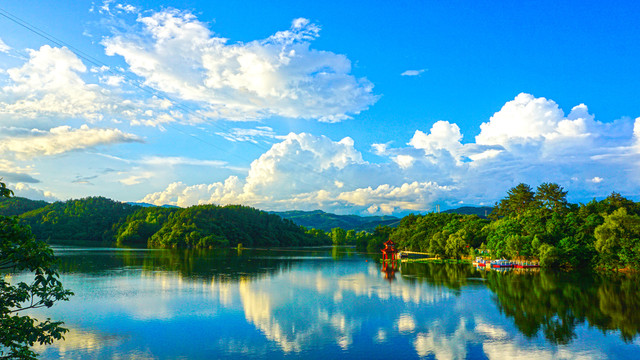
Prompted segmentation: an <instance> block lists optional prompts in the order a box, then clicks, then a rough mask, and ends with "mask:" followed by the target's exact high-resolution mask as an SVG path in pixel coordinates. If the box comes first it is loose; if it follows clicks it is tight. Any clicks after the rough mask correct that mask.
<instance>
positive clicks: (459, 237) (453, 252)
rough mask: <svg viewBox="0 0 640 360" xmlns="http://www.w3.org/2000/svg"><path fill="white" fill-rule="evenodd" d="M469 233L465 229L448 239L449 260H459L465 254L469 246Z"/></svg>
mask: <svg viewBox="0 0 640 360" xmlns="http://www.w3.org/2000/svg"><path fill="white" fill-rule="evenodd" d="M467 237H468V236H467V232H466V230H464V229H461V230H459V231H457V232H455V233H453V234H451V235H449V237H448V238H447V242H446V245H445V248H444V250H445V254H446V255H447V257H448V258H449V259H456V260H459V259H460V258H461V257H462V255H464V253H465V249H466V247H467V246H468V245H467V241H466V238H467Z"/></svg>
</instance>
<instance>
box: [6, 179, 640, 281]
mask: <svg viewBox="0 0 640 360" xmlns="http://www.w3.org/2000/svg"><path fill="white" fill-rule="evenodd" d="M7 200H10V201H7ZM7 200H5V201H3V202H0V211H4V213H7V214H16V213H19V212H20V211H21V210H30V211H26V212H24V213H22V214H21V215H20V218H21V219H22V220H23V221H25V222H26V223H28V224H29V225H30V226H31V228H32V230H33V232H34V234H35V235H36V237H38V238H40V239H50V240H56V241H60V240H63V241H69V240H78V241H87V240H89V241H99V242H114V241H117V242H118V243H120V244H123V245H148V246H151V247H180V248H209V247H224V246H236V245H237V244H239V243H242V244H243V245H244V246H266V247H269V246H313V245H328V244H335V245H355V246H356V248H357V249H358V250H361V251H369V252H373V253H378V252H379V249H380V248H381V247H382V243H383V242H385V241H386V240H388V239H392V240H393V241H394V242H396V243H397V245H398V248H399V249H402V250H411V251H421V252H427V253H429V254H432V255H433V256H436V257H438V258H452V259H460V258H462V257H468V256H476V255H478V254H484V255H486V256H489V257H492V258H509V259H517V260H528V259H535V260H539V261H540V264H541V265H543V266H548V267H565V268H594V267H596V268H606V269H621V268H628V269H636V270H640V204H638V203H635V202H633V201H631V200H629V199H626V198H624V197H623V196H621V195H620V194H618V193H615V192H614V193H612V194H611V195H610V196H608V197H607V198H605V199H603V200H600V201H597V200H595V199H594V200H592V201H590V202H588V203H586V204H571V203H569V202H568V201H567V192H566V191H564V189H563V188H562V187H560V186H559V185H557V184H553V183H543V184H541V185H539V186H538V187H537V188H536V189H535V190H534V189H532V188H531V187H530V186H529V185H526V184H519V185H518V186H516V187H514V188H512V189H510V190H509V191H508V192H507V195H506V196H505V198H503V199H502V200H500V201H499V202H497V203H496V204H495V207H494V208H493V211H492V212H491V213H490V214H489V216H488V217H489V218H485V217H484V216H478V215H465V214H460V213H449V212H443V213H429V214H425V215H414V214H412V215H408V216H405V217H404V218H402V219H401V220H400V221H399V224H398V225H397V227H395V228H392V227H389V226H380V225H378V226H377V227H375V228H374V229H372V230H369V231H364V230H361V231H356V230H355V229H353V228H352V229H348V230H346V229H344V228H342V227H334V228H332V229H331V230H329V231H325V230H323V229H318V228H314V229H309V230H307V229H305V228H304V227H302V226H300V225H296V224H295V223H294V222H293V221H292V220H290V219H282V218H281V217H280V216H278V215H276V214H274V213H267V212H264V211H260V210H257V209H253V208H250V207H246V206H239V205H232V206H216V205H199V206H193V207H190V208H186V209H182V208H166V207H140V206H132V205H129V204H124V203H120V202H116V201H112V200H109V199H106V198H102V197H90V198H85V199H80V200H69V201H66V202H56V203H53V204H48V205H46V206H45V204H46V203H44V204H43V203H42V202H35V201H31V200H27V199H21V200H20V199H19V198H13V199H7ZM478 209H480V211H481V212H484V213H488V211H487V209H486V208H475V210H474V209H471V211H475V212H476V214H477V212H478ZM309 214H312V215H314V216H317V215H318V214H319V213H317V212H311V213H304V212H290V213H289V215H292V216H293V215H295V216H303V217H306V216H308V215H309ZM319 215H323V216H322V218H323V219H329V218H331V217H327V216H324V215H331V214H326V213H320V214H319ZM295 216H294V217H295ZM345 219H347V220H348V219H351V220H353V221H356V222H362V221H364V223H366V222H367V221H366V220H371V219H366V218H359V219H356V218H355V217H353V218H352V217H344V218H340V219H339V220H340V221H344V220H345ZM362 219H365V220H362ZM334 220H335V219H334ZM376 220H378V221H386V220H392V219H384V218H378V219H376Z"/></svg>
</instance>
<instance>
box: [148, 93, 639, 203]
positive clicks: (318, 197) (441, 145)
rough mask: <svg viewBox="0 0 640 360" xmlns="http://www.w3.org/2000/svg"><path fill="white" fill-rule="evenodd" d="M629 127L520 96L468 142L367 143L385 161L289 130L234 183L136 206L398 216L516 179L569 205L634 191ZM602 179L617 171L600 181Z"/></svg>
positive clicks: (174, 191)
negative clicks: (554, 188) (565, 198)
mask: <svg viewBox="0 0 640 360" xmlns="http://www.w3.org/2000/svg"><path fill="white" fill-rule="evenodd" d="M639 124H640V120H639V119H636V120H635V121H633V120H631V119H627V118H623V119H620V120H617V121H614V122H611V123H602V122H599V121H597V120H595V118H594V116H593V115H591V114H590V113H589V112H588V109H587V107H586V106H585V105H583V104H580V105H578V106H575V107H574V108H573V109H572V110H571V111H570V112H569V114H568V115H565V114H564V112H563V111H562V110H561V109H560V108H559V106H558V105H557V104H556V103H555V102H554V101H552V100H549V99H545V98H536V97H534V96H533V95H529V94H520V95H518V96H517V97H516V98H515V99H514V100H512V101H509V102H507V103H506V104H505V106H503V107H502V109H500V110H499V111H498V112H496V113H495V114H494V115H493V116H492V117H491V118H490V119H489V121H488V122H485V123H484V124H482V126H481V127H480V133H479V134H478V135H477V136H476V141H475V142H468V143H464V142H463V134H462V133H461V131H460V128H459V127H458V125H456V124H453V123H449V122H447V121H438V122H436V123H434V124H433V125H432V126H431V127H430V129H429V130H427V131H423V130H417V131H416V132H415V134H414V135H413V137H412V138H411V139H409V141H408V143H407V145H406V146H401V147H392V146H391V145H390V144H374V145H373V146H372V150H373V151H374V152H375V153H376V154H377V155H379V156H381V157H383V158H386V159H387V162H385V163H381V164H373V163H369V162H366V161H364V160H363V158H362V154H360V152H359V151H357V150H356V147H355V144H354V141H353V140H352V139H351V138H345V139H342V140H340V141H333V140H331V139H329V138H327V137H324V136H313V135H311V134H304V133H303V134H289V135H287V136H286V138H285V139H283V140H282V141H281V142H279V143H276V144H274V145H273V146H272V147H271V148H270V149H269V150H268V151H266V152H265V153H264V154H263V155H262V156H260V157H259V158H258V159H256V160H255V161H254V162H253V163H252V164H251V168H250V169H249V172H248V174H247V176H246V177H244V178H242V177H238V176H234V177H231V178H229V179H227V180H226V181H224V182H217V183H212V184H200V185H186V184H183V183H175V184H171V185H170V186H169V187H167V189H165V190H163V191H160V192H158V193H154V194H149V195H148V196H147V197H145V199H143V201H145V202H151V203H156V204H162V203H172V204H178V205H180V206H188V205H192V204H195V203H207V202H213V203H223V204H224V203H243V204H250V205H253V206H257V207H259V208H264V209H274V210H276V209H292V208H297V209H314V208H322V209H325V210H328V211H332V210H333V211H336V210H339V209H342V210H343V211H344V209H345V208H348V209H350V210H349V212H360V213H366V212H369V213H403V212H409V211H411V212H415V211H418V212H424V211H430V210H432V209H433V207H434V205H435V204H440V205H443V206H444V207H447V206H459V205H460V204H475V205H483V204H492V203H493V202H494V201H496V200H498V199H499V198H501V197H503V196H504V194H505V192H506V190H508V189H509V188H511V187H513V186H515V185H517V184H518V183H520V182H526V183H529V184H531V185H534V186H535V185H537V184H539V183H542V182H549V181H551V182H557V183H559V184H560V185H561V186H563V187H565V189H567V190H569V195H570V197H571V199H570V200H572V201H588V200H590V199H591V198H593V197H594V196H606V195H608V194H609V193H610V192H611V191H612V190H615V191H618V192H621V193H622V194H623V195H624V194H637V192H638V186H637V179H638V178H640V171H639V170H640V168H639V167H638V164H640V146H638V133H639V132H640V131H638V130H637V129H638V128H640V125H639ZM602 174H621V175H620V176H615V177H608V178H607V179H606V180H605V179H604V177H603V175H602ZM337 184H339V185H340V186H337Z"/></svg>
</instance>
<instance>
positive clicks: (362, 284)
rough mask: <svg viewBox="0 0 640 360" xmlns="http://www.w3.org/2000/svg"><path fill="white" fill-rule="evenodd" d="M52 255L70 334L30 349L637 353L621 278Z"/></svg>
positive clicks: (317, 261) (172, 255)
mask: <svg viewBox="0 0 640 360" xmlns="http://www.w3.org/2000/svg"><path fill="white" fill-rule="evenodd" d="M57 252H58V254H59V255H60V258H61V267H62V270H63V281H64V282H65V285H67V284H68V286H69V287H70V288H71V289H73V290H74V291H75V292H76V294H77V295H76V296H75V297H74V298H73V299H72V301H71V302H69V303H67V304H61V305H60V306H56V307H54V308H52V309H50V310H48V311H44V310H43V312H41V313H40V315H41V316H45V315H46V316H51V317H54V318H61V319H63V320H65V321H66V323H67V325H69V326H70V327H71V328H72V331H71V333H70V336H71V334H74V335H73V336H76V335H77V339H75V338H74V339H71V338H69V339H68V340H67V341H69V343H67V341H65V342H64V343H56V345H55V346H54V347H51V348H47V349H45V350H43V351H44V352H43V356H44V358H50V359H54V358H64V357H65V356H66V357H68V358H96V359H111V358H129V357H135V356H137V357H139V358H159V359H173V358H181V357H182V358H189V359H207V358H237V357H253V358H269V359H271V358H285V357H291V356H293V357H300V358H322V359H326V358H338V357H339V358H362V357H375V358H381V357H389V358H421V357H435V358H437V359H457V358H471V359H473V358H490V359H493V358H496V359H499V358H504V357H505V356H507V355H509V356H514V357H525V356H526V357H533V358H558V357H561V358H572V357H582V358H587V359H588V358H594V359H596V358H597V359H600V358H606V357H607V356H610V357H611V358H625V357H628V358H632V356H631V355H632V354H635V353H636V352H637V351H640V346H639V344H638V341H637V338H638V336H637V335H638V331H639V324H640V318H639V317H638V315H637V314H635V313H634V310H635V309H636V308H637V306H638V305H640V300H639V299H638V296H639V294H640V292H639V291H638V290H640V289H638V283H637V280H636V278H635V277H631V276H626V277H609V276H602V275H585V274H575V273H573V274H566V273H552V272H545V271H541V272H537V273H533V272H507V273H498V272H487V271H478V270H477V269H474V268H473V267H471V266H468V265H456V264H402V265H401V266H400V268H396V269H394V268H393V266H386V267H385V266H383V265H382V264H380V263H378V262H376V261H372V259H369V258H366V257H363V256H360V255H358V254H356V253H353V252H352V251H342V250H341V249H324V250H322V249H315V250H312V251H307V252H277V251H252V250H246V249H245V250H242V252H238V251H237V250H235V249H234V250H231V251H191V252H189V251H171V250H163V251H140V250H122V249H117V250H109V249H100V250H95V249H77V248H76V249H60V248H59V249H57ZM390 280H393V281H390ZM591 327H596V328H597V329H599V330H598V331H594V330H593V329H592V328H591ZM603 332H604V334H611V335H613V336H605V335H603ZM82 338H84V339H85V340H80V339H82ZM86 339H88V340H86ZM56 346H57V347H56Z"/></svg>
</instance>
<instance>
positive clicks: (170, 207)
mask: <svg viewBox="0 0 640 360" xmlns="http://www.w3.org/2000/svg"><path fill="white" fill-rule="evenodd" d="M127 204H129V205H133V206H141V207H145V208H146V207H161V208H167V209H180V206H175V205H166V204H165V205H160V206H158V205H153V204H149V203H145V202H133V201H129V202H127Z"/></svg>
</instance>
